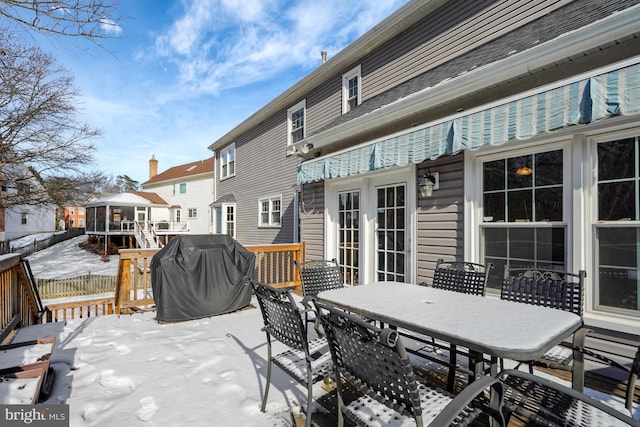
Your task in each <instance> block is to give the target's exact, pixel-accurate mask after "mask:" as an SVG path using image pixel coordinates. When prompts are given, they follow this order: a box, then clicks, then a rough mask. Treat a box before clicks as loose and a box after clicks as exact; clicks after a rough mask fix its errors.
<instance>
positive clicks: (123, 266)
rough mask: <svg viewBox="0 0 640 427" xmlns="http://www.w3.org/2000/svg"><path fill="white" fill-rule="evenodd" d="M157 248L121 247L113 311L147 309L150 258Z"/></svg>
mask: <svg viewBox="0 0 640 427" xmlns="http://www.w3.org/2000/svg"><path fill="white" fill-rule="evenodd" d="M158 251H159V249H121V250H120V264H119V265H118V279H117V281H116V283H117V286H116V295H115V305H116V306H115V312H116V313H118V314H119V313H122V312H126V311H132V310H133V311H135V310H141V309H142V310H147V309H149V308H150V307H152V306H153V305H154V304H155V302H154V301H153V296H152V294H151V258H153V256H154V255H155V254H156V253H158Z"/></svg>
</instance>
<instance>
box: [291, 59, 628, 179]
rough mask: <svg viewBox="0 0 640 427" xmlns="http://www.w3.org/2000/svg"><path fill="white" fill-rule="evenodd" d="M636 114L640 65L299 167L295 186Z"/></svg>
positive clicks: (583, 80)
mask: <svg viewBox="0 0 640 427" xmlns="http://www.w3.org/2000/svg"><path fill="white" fill-rule="evenodd" d="M639 113H640V64H634V65H631V66H627V67H623V68H620V69H617V70H614V71H610V72H607V73H603V74H599V75H596V76H593V77H589V78H585V79H582V80H579V81H576V82H573V83H569V84H566V85H563V86H560V87H557V88H553V89H549V90H545V91H541V92H539V93H535V94H533V95H529V96H525V97H522V98H518V99H516V100H513V101H509V102H505V103H502V104H499V105H496V106H492V107H490V108H487V109H484V110H480V111H477V112H474V113H470V114H467V115H462V116H459V117H456V118H453V119H450V120H446V121H443V122H440V123H435V124H432V125H429V126H427V127H424V128H421V129H417V130H412V131H410V132H406V133H402V134H399V135H395V136H393V137H390V138H386V139H380V140H377V141H374V142H371V143H368V144H366V145H362V146H358V147H355V148H352V149H349V150H346V151H342V152H339V153H336V154H332V155H329V156H326V157H323V158H319V159H313V160H308V161H305V162H302V163H300V165H299V166H298V184H304V183H308V182H313V181H319V180H326V179H332V178H339V177H346V176H352V175H356V174H359V173H365V172H369V171H375V170H378V169H383V168H390V167H394V166H405V165H407V164H409V163H416V164H417V163H420V162H422V161H423V160H426V159H431V160H434V159H437V158H438V157H440V156H442V155H444V154H447V155H453V154H456V153H459V152H460V151H462V150H466V149H471V150H473V149H478V148H480V147H483V146H486V145H494V146H495V145H502V144H504V143H506V142H509V141H513V140H525V139H528V138H531V137H533V136H535V135H539V134H544V133H549V132H553V131H557V130H559V129H562V128H566V127H569V126H573V125H578V124H588V123H594V122H596V121H598V120H602V119H605V118H607V117H612V116H619V115H634V114H639Z"/></svg>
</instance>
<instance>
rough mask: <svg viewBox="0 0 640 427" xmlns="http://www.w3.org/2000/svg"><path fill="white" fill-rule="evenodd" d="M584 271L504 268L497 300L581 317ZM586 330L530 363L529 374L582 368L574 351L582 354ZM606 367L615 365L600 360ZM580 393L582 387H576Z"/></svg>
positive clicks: (580, 360) (580, 331)
mask: <svg viewBox="0 0 640 427" xmlns="http://www.w3.org/2000/svg"><path fill="white" fill-rule="evenodd" d="M585 277H586V272H585V271H584V270H580V271H579V272H578V273H577V274H575V273H570V272H566V271H557V270H551V269H543V268H510V267H509V266H508V265H506V266H505V267H504V280H503V282H502V288H501V290H500V298H501V299H503V300H507V301H514V302H520V303H524V304H532V305H539V306H543V307H549V308H554V309H557V310H564V311H568V312H571V313H574V314H577V315H578V316H582V313H583V305H584V279H585ZM587 332H588V330H587V329H586V328H582V329H580V330H579V331H578V332H576V333H575V334H574V340H573V344H570V343H562V345H558V346H555V347H554V348H552V349H551V350H550V351H548V352H547V353H546V354H545V355H544V356H543V357H542V358H540V359H538V360H535V361H530V362H529V363H528V365H529V373H533V366H534V365H539V366H544V367H548V368H554V369H562V370H573V369H583V366H578V365H579V364H582V363H583V361H582V357H581V358H580V359H579V360H574V350H578V351H582V352H585V350H584V340H585V336H586V334H587ZM602 360H603V361H607V363H609V364H613V363H615V362H613V361H609V360H608V359H606V358H602ZM577 386H578V389H579V390H582V385H581V384H580V385H577Z"/></svg>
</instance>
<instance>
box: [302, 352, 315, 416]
mask: <svg viewBox="0 0 640 427" xmlns="http://www.w3.org/2000/svg"><path fill="white" fill-rule="evenodd" d="M312 404H313V373H312V372H311V362H309V360H307V410H306V417H305V423H304V425H305V427H311V405H312Z"/></svg>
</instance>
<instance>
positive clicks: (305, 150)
mask: <svg viewBox="0 0 640 427" xmlns="http://www.w3.org/2000/svg"><path fill="white" fill-rule="evenodd" d="M311 150H313V144H304V145H303V146H302V149H301V151H302V153H303V154H309V151H311Z"/></svg>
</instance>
